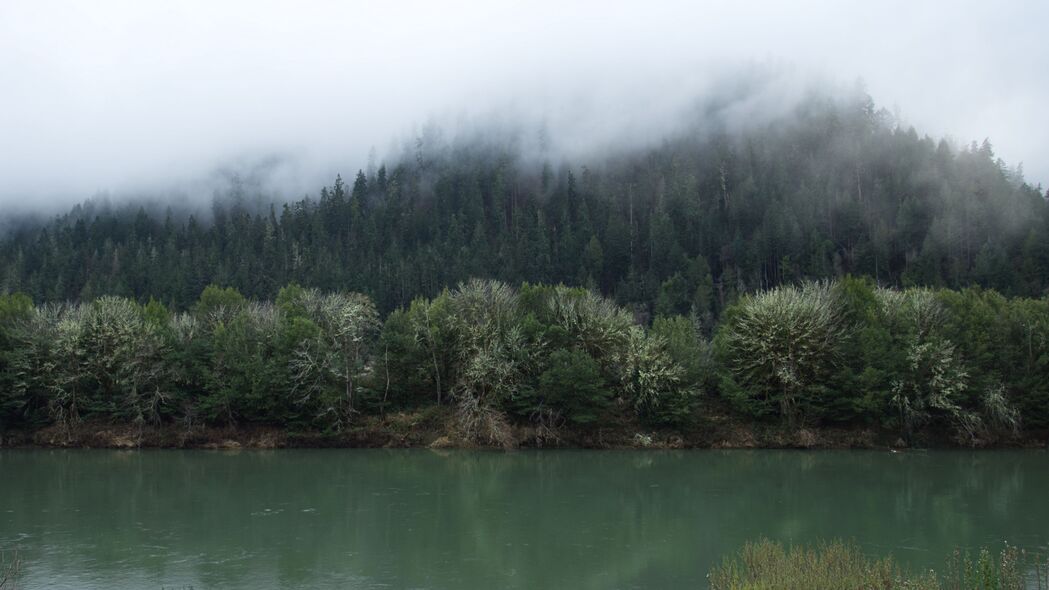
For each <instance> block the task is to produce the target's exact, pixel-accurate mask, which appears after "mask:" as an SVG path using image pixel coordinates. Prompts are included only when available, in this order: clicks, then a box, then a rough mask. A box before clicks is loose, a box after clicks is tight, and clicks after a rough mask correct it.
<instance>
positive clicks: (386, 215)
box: [0, 93, 1049, 330]
mask: <svg viewBox="0 0 1049 590" xmlns="http://www.w3.org/2000/svg"><path fill="white" fill-rule="evenodd" d="M697 117H698V119H697V121H683V122H682V131H681V133H680V134H679V135H677V136H675V137H671V138H668V139H666V140H665V141H663V142H662V143H661V144H660V145H658V146H655V147H652V148H650V149H644V150H633V151H625V152H619V153H611V154H608V155H607V156H604V157H596V156H595V157H591V158H588V159H586V160H582V161H568V160H566V159H564V158H561V157H558V156H556V155H554V154H553V153H550V152H544V151H543V150H542V145H541V142H540V146H539V147H540V149H538V150H531V149H525V148H523V147H522V144H521V142H515V141H513V138H495V139H492V138H489V140H484V139H483V138H480V137H479V138H478V139H477V140H476V141H465V142H463V141H459V142H448V141H446V140H444V139H442V137H441V135H440V134H439V133H436V132H433V130H429V132H427V133H423V134H421V135H420V137H419V138H417V140H416V141H415V143H414V144H412V145H410V146H408V147H407V148H406V149H405V152H404V153H403V154H402V155H401V156H400V157H399V158H396V159H394V160H392V161H390V162H389V163H388V164H386V165H377V166H370V167H369V168H368V169H367V170H362V171H360V172H358V173H357V174H356V175H354V176H353V177H352V178H349V177H348V178H346V179H343V178H342V177H339V178H337V179H335V182H334V183H333V184H332V185H331V186H327V187H324V188H322V189H321V190H320V192H319V194H318V195H317V196H316V197H305V198H302V199H300V200H297V201H292V202H288V203H287V204H283V205H272V206H270V207H268V208H267V207H266V206H265V205H261V206H260V204H259V201H258V196H257V195H255V194H252V191H251V190H246V189H245V187H244V186H242V185H240V186H237V185H235V186H234V188H233V189H232V190H231V191H230V194H229V195H226V196H224V197H222V198H219V199H217V200H216V201H215V203H214V206H213V208H212V211H210V212H208V213H209V215H206V216H204V217H203V218H202V217H201V216H200V215H197V216H193V215H185V214H167V215H165V214H164V213H163V212H158V211H156V210H155V209H154V210H150V211H147V210H146V209H145V208H137V207H134V206H126V205H125V206H118V207H106V206H94V207H91V206H89V207H79V208H77V209H76V210H74V211H72V212H70V213H69V214H66V215H62V216H59V217H57V218H55V219H53V220H52V221H50V222H48V223H45V224H43V225H39V224H27V225H25V226H22V227H18V228H14V229H12V230H11V231H10V233H9V234H8V235H7V237H6V238H5V239H3V240H2V242H0V253H2V256H0V289H2V290H3V291H5V292H24V293H27V294H29V295H30V296H31V297H32V298H33V300H34V301H37V302H43V301H55V302H58V301H90V300H93V299H95V298H97V297H100V296H102V295H119V296H124V297H130V298H132V299H136V300H138V301H140V302H145V301H146V300H148V299H149V298H150V297H154V298H156V299H157V300H159V301H162V302H164V303H165V304H167V305H169V306H171V307H173V308H175V309H186V308H188V307H189V306H191V305H192V304H193V303H194V302H195V300H196V298H197V296H198V294H199V293H200V292H201V290H202V289H203V288H204V287H205V286H206V285H208V284H213V283H214V284H219V285H224V286H231V287H234V288H236V289H237V290H239V291H240V292H241V293H243V294H244V295H245V296H247V297H248V298H253V299H270V298H274V297H275V296H276V294H277V291H278V290H279V289H280V287H281V286H283V285H286V284H288V283H292V282H295V283H297V284H301V285H303V286H304V287H312V288H318V289H321V290H324V291H332V292H334V291H354V292H360V293H364V294H367V295H368V296H370V297H371V298H372V299H373V300H374V302H375V305H376V306H377V309H378V310H379V311H380V313H383V314H385V313H389V312H390V311H392V310H394V309H397V308H399V307H405V306H407V305H408V304H409V303H411V301H412V300H413V299H414V298H415V297H417V296H420V295H421V296H427V297H432V296H435V295H437V294H438V293H439V292H440V291H441V289H443V288H445V287H449V286H454V285H456V284H457V283H459V282H461V281H466V280H467V279H469V278H471V277H487V278H494V279H499V280H502V281H506V282H508V283H511V284H518V283H521V282H525V281H527V282H541V283H552V284H556V283H565V284H573V285H582V286H586V287H588V288H591V289H594V290H595V291H598V292H600V293H603V294H605V295H607V296H609V297H611V298H613V299H614V300H615V301H616V302H617V303H619V304H622V305H626V306H628V307H629V308H630V309H631V310H632V311H633V313H634V314H635V316H636V317H637V318H638V319H640V320H642V321H648V320H650V319H651V318H652V317H654V315H655V314H657V313H661V314H663V315H672V314H687V313H690V312H691V313H695V314H696V315H697V316H698V317H700V318H701V319H702V322H703V323H704V325H705V326H706V328H707V329H708V330H709V328H710V327H711V326H712V323H713V321H714V318H716V317H717V316H718V315H720V313H721V312H722V310H723V309H724V308H725V307H726V306H727V305H729V304H730V303H731V302H733V301H735V300H736V299H737V298H738V297H739V296H740V295H742V294H744V293H747V292H751V291H756V290H762V289H768V288H771V287H774V286H776V285H780V284H792V283H795V282H798V281H801V280H805V279H822V278H831V277H840V276H844V275H846V274H853V275H864V276H870V277H872V278H873V279H874V280H875V281H876V282H877V283H878V284H882V285H897V286H930V287H951V288H959V287H963V286H967V285H980V286H983V287H986V288H993V289H995V290H997V291H999V292H1001V293H1003V294H1006V295H1024V296H1039V295H1042V294H1044V293H1045V292H1046V289H1047V287H1049V207H1047V205H1046V197H1045V196H1044V195H1042V194H1041V193H1040V191H1039V190H1038V189H1036V188H1033V187H1031V186H1029V185H1028V184H1026V183H1025V182H1024V180H1023V177H1022V172H1021V171H1020V170H1018V169H1013V168H1010V167H1008V166H1006V165H1005V164H1004V163H1003V162H1001V161H1000V160H999V159H997V158H996V157H995V155H994V151H993V149H992V147H991V145H990V144H989V143H988V142H986V141H985V142H983V143H982V144H976V143H973V144H972V145H969V146H966V147H963V148H961V149H955V148H953V147H951V145H950V144H949V143H948V142H946V141H935V140H933V139H930V138H928V137H922V136H920V135H918V133H917V132H916V131H915V130H914V129H912V128H904V127H901V126H899V125H897V123H896V122H895V120H894V119H893V118H892V117H891V116H889V115H888V114H887V113H886V112H885V111H884V110H878V109H876V108H875V106H874V104H873V102H872V101H871V99H870V98H869V97H868V96H866V95H865V94H862V93H859V94H856V95H853V96H851V97H849V98H839V97H831V96H829V95H821V94H818V93H815V94H812V95H810V96H809V97H808V98H806V99H805V100H803V101H802V102H800V103H799V104H798V105H797V106H796V107H795V108H794V109H793V110H792V111H791V112H790V113H789V114H788V115H786V116H782V117H776V118H774V119H772V120H769V121H765V122H759V123H755V124H753V125H749V126H742V127H738V128H737V127H735V126H730V125H718V124H710V123H709V121H710V119H709V117H708V118H707V119H704V118H703V116H702V115H697ZM714 120H715V121H717V119H714ZM249 188H250V187H249Z"/></svg>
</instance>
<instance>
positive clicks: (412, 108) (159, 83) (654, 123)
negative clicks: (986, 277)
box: [0, 0, 1049, 209]
mask: <svg viewBox="0 0 1049 590" xmlns="http://www.w3.org/2000/svg"><path fill="white" fill-rule="evenodd" d="M790 4H791V5H790V6H789V7H788V6H785V5H784V3H779V2H773V1H765V2H748V3H735V2H709V3H695V2H658V1H657V2H645V3H640V4H638V3H630V4H627V3H622V4H620V3H609V2H580V3H573V4H571V5H569V6H565V5H564V3H557V2H516V3H514V2H508V3H482V2H452V3H432V2H422V1H394V2H376V3H368V4H363V3H336V2H306V3H300V4H295V5H292V4H288V3H278V2H246V1H244V2H223V3H210V2H203V1H199V2H194V1H190V2H179V3H167V4H157V3H141V2H105V1H103V2H93V3H75V2H48V1H39V2H23V3H16V2H9V3H4V4H3V5H0V88H3V90H2V91H0V204H2V205H4V206H5V207H7V208H8V209H16V208H19V207H23V208H25V207H29V208H37V209H41V208H47V207H49V206H50V207H55V206H61V207H64V206H67V205H69V204H71V203H73V202H76V201H79V200H82V199H84V198H86V197H88V196H91V195H92V194H95V193H97V192H100V191H102V192H108V193H111V194H118V195H119V194H140V193H149V192H153V193H156V194H170V195H173V196H172V197H171V198H173V199H184V198H197V197H201V196H203V197H205V198H210V191H211V190H212V189H211V185H210V184H209V183H210V179H214V178H216V174H218V176H219V177H221V175H222V172H221V171H223V170H225V171H227V172H228V171H231V170H241V169H244V170H250V169H252V168H258V167H259V166H260V165H262V166H271V167H272V169H273V170H274V172H267V174H268V175H269V176H270V177H272V178H274V179H275V180H274V187H275V188H274V190H275V191H278V192H280V193H282V194H284V196H285V197H287V198H294V197H298V196H301V195H302V193H304V192H315V190H316V188H317V187H318V186H319V184H320V183H321V182H327V181H329V180H330V179H331V178H332V177H333V176H334V175H335V174H336V173H337V172H341V173H343V175H344V176H348V175H352V173H353V172H355V171H356V170H357V169H358V168H363V167H365V166H366V165H367V163H368V158H369V154H370V153H373V150H374V152H375V153H376V154H377V157H378V158H379V159H382V158H384V157H387V156H390V155H392V154H395V153H396V150H398V149H399V146H400V143H401V142H402V141H404V140H405V138H409V137H412V136H413V134H415V133H418V132H419V130H420V129H422V128H424V127H426V126H427V125H431V124H435V123H436V124H439V125H441V126H442V127H444V128H446V129H449V130H450V133H453V134H456V133H459V134H463V133H466V132H468V131H469V130H470V129H472V128H477V127H478V126H489V125H493V124H494V125H496V126H498V125H502V126H504V127H507V126H509V127H513V126H517V127H524V128H535V129H541V130H543V133H546V134H548V135H547V137H546V140H548V141H550V142H551V144H552V145H555V146H556V148H557V149H558V150H561V151H562V152H563V153H564V154H566V155H570V156H571V155H585V154H587V153H593V152H595V151H597V150H614V149H621V148H623V147H634V146H641V145H645V144H647V143H651V142H654V141H659V139H660V138H661V137H663V136H665V135H668V134H673V133H675V132H677V131H679V130H680V125H681V121H683V120H687V119H684V118H683V117H684V116H685V115H688V114H689V113H690V112H691V111H690V109H694V108H695V106H696V104H697V101H701V100H703V99H704V97H709V96H710V95H711V94H713V93H717V92H726V90H725V89H726V87H731V86H732V84H734V83H736V82H737V81H739V80H743V81H746V80H748V79H749V77H751V76H753V75H754V73H755V72H758V73H761V74H762V76H764V77H765V79H766V80H768V81H769V82H768V83H767V84H765V85H764V86H762V88H761V90H760V92H754V93H752V94H751V95H749V98H748V99H746V100H743V101H738V102H736V103H733V106H732V107H731V109H737V111H736V112H731V109H729V111H727V112H724V113H721V115H720V116H721V117H722V120H723V121H733V120H738V121H740V122H741V123H742V122H746V121H750V120H752V119H753V118H754V117H755V116H773V115H774V114H775V113H777V112H780V111H783V110H785V108H786V107H787V106H788V105H789V104H790V103H791V100H793V99H794V98H795V97H797V96H798V95H799V93H801V92H803V91H804V89H805V88H807V87H811V85H813V84H829V85H831V86H835V87H840V88H849V87H851V85H852V84H853V83H854V81H855V80H856V79H862V80H863V81H864V82H865V84H866V87H867V88H868V90H869V92H870V93H871V94H872V95H873V97H874V99H875V100H876V101H877V102H878V104H879V105H881V106H887V107H889V108H890V109H896V110H899V111H900V112H902V114H903V116H904V118H905V119H906V120H907V121H909V122H911V123H913V124H915V125H916V126H917V127H918V128H919V130H920V131H921V132H923V133H929V134H931V135H933V136H941V135H948V136H950V137H953V138H954V139H955V140H956V141H957V142H958V143H961V144H964V143H968V142H969V141H970V140H973V139H976V140H982V139H983V138H984V137H989V138H990V139H991V141H992V143H993V144H994V145H995V149H996V152H997V153H998V155H1000V156H1001V157H1003V158H1004V159H1006V160H1007V161H1008V162H1009V163H1010V164H1014V165H1015V164H1017V163H1019V162H1023V164H1024V169H1025V172H1026V174H1027V177H1028V179H1029V180H1031V181H1032V182H1042V183H1045V182H1047V181H1049V135H1047V134H1045V133H1044V132H1042V131H1041V130H1044V129H1049V111H1047V110H1046V109H1044V108H1042V104H1041V103H1043V102H1044V97H1045V96H1046V95H1047V91H1049V74H1047V72H1049V52H1046V51H1045V50H1044V44H1045V40H1044V34H1043V29H1044V23H1045V22H1049V5H1047V4H1045V3H1033V2H1003V3H997V4H994V5H991V4H987V3H977V2H955V3H951V4H942V3H931V2H928V3H921V2H918V3H916V2H902V1H890V2H881V3H865V4H860V3H852V2H833V1H830V0H825V1H816V0H809V1H804V2H800V3H790ZM770 72H771V75H770V74H769V73H770ZM267 170H269V168H267ZM216 171H219V172H216Z"/></svg>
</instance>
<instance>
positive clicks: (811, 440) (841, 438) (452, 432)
mask: <svg viewBox="0 0 1049 590" xmlns="http://www.w3.org/2000/svg"><path fill="white" fill-rule="evenodd" d="M501 441H502V442H501V443H493V444H487V445H486V444H479V443H477V442H476V441H475V440H470V439H469V438H467V437H465V436H463V435H462V434H461V433H460V432H459V430H458V428H457V426H456V421H455V413H454V411H453V410H452V409H451V408H448V407H431V408H427V409H424V410H419V411H415V412H399V413H395V414H389V415H387V416H385V417H380V416H366V417H361V418H360V420H359V421H358V422H357V423H356V424H355V425H354V426H352V427H350V428H347V429H345V430H343V431H341V432H337V433H321V432H309V431H296V430H294V429H286V428H279V427H267V426H244V427H236V426H225V427H214V426H199V425H193V426H186V425H180V424H161V425H145V426H135V425H128V424H118V423H110V422H104V421H85V422H81V423H78V424H75V425H70V426H61V425H51V426H47V427H45V428H41V429H38V430H15V431H9V432H5V433H2V434H0V448H27V447H36V448H108V449H131V448H170V449H239V448H246V449H279V448H463V449H478V448H493V449H497V448H503V449H516V448H522V449H523V448H585V449H643V448H650V449H690V448H699V449H898V448H904V447H907V446H913V447H921V448H1046V447H1047V446H1049V432H1042V431H1039V432H1028V433H1025V434H1023V435H1021V436H1018V437H1014V438H1010V439H1002V440H984V441H975V444H961V443H960V442H959V441H957V440H955V439H954V438H952V437H951V435H950V433H949V432H938V433H925V434H924V435H923V436H922V437H921V438H920V439H917V440H913V441H911V444H910V445H908V444H906V443H905V442H904V441H903V439H901V438H900V437H899V434H898V433H897V432H895V431H890V430H885V429H878V428H873V427H863V426H853V427H836V428H826V427H804V426H803V427H791V426H788V425H785V424H774V423H760V422H747V421H744V420H740V419H739V418H738V417H736V416H732V415H730V414H712V415H709V416H707V417H706V418H705V419H703V420H702V421H700V422H698V423H697V424H695V425H694V426H692V427H690V428H687V429H682V430H660V429H650V428H645V426H644V425H642V424H640V423H637V422H635V421H630V420H621V421H619V422H616V423H611V424H606V425H603V426H602V427H601V428H592V429H566V428H563V427H562V428H537V427H535V426H522V425H507V426H506V432H505V433H504V436H503V437H501Z"/></svg>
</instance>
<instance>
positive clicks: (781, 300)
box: [0, 277, 1049, 445]
mask: <svg viewBox="0 0 1049 590" xmlns="http://www.w3.org/2000/svg"><path fill="white" fill-rule="evenodd" d="M705 331H706V328H705V320H704V319H703V318H702V317H700V316H699V315H698V314H694V313H693V314H692V315H690V316H681V315H673V316H660V317H659V318H657V319H656V320H655V322H653V324H652V325H651V327H648V328H646V327H645V326H643V325H641V324H639V323H638V322H637V321H636V319H635V317H634V316H633V315H632V314H631V313H630V312H629V311H627V309H626V308H624V307H622V306H619V305H617V304H615V303H614V302H612V301H611V300H609V299H606V298H604V297H601V296H599V295H597V294H595V293H594V292H592V291H589V290H586V289H582V288H569V287H564V286H547V285H538V284H528V283H525V284H523V285H522V286H521V287H520V288H517V289H514V288H511V287H510V286H508V285H506V284H505V283H501V282H498V281H491V280H479V279H474V280H470V281H467V282H465V283H462V284H460V285H459V286H458V287H456V288H455V289H454V290H445V291H442V292H441V293H440V294H439V295H438V296H436V297H434V298H432V299H426V298H417V299H415V300H413V301H412V302H411V303H410V304H409V305H408V306H406V307H403V308H399V309H397V310H395V311H393V312H391V313H389V314H387V315H386V317H385V319H381V317H380V315H379V313H378V311H377V310H376V306H375V305H374V303H373V302H372V300H371V299H370V298H368V297H367V296H365V295H361V294H358V293H322V292H320V291H317V290H315V289H306V288H303V287H300V286H298V285H295V284H292V285H289V286H286V287H284V288H282V289H281V290H280V291H279V293H278V296H277V297H276V299H275V301H274V302H272V303H270V302H258V301H253V300H249V299H247V298H245V297H244V296H243V295H242V294H240V293H239V292H238V291H236V290H235V289H233V288H219V287H216V286H209V287H207V288H205V289H204V290H203V292H202V293H201V295H200V296H199V297H198V299H197V302H196V303H195V304H194V305H193V306H191V308H190V309H189V310H188V311H185V312H172V311H170V310H168V309H167V308H166V307H165V306H164V305H162V304H161V303H158V302H157V301H155V300H150V301H148V302H147V303H146V304H138V303H136V302H134V301H133V300H130V299H126V298H120V297H114V296H104V297H100V298H98V299H95V300H93V301H91V302H86V303H79V304H74V303H66V304H52V303H45V304H42V305H38V306H35V305H33V303H32V302H31V300H30V299H29V298H28V297H27V296H25V295H22V294H14V295H4V296H0V382H2V387H0V430H2V429H5V428H12V427H21V428H34V427H39V426H43V425H46V424H58V425H61V426H70V425H74V424H76V423H77V422H79V421H81V420H84V419H103V420H110V421H116V422H122V423H127V424H138V425H141V426H146V425H150V424H158V423H168V424H172V423H173V424H180V425H183V426H185V427H187V428H189V427H192V426H194V425H202V424H207V425H217V426H222V425H274V426H281V427H286V428H290V429H298V430H306V431H315V432H337V431H341V430H344V429H346V428H348V427H352V426H353V424H354V423H355V422H356V421H357V420H359V418H360V417H361V416H364V415H381V414H385V413H386V412H388V411H393V410H397V411H400V410H412V409H420V408H425V407H430V406H434V405H443V406H449V407H452V408H454V409H455V411H454V414H455V417H456V429H457V434H458V435H460V436H462V437H463V438H464V439H466V440H473V441H476V442H480V443H484V444H495V445H506V444H511V442H512V441H511V440H510V438H509V437H510V430H511V426H513V425H514V424H517V425H522V426H529V427H531V428H534V429H535V432H536V437H538V438H543V437H547V438H556V437H557V436H558V433H559V432H564V431H565V430H566V429H567V430H571V431H573V432H587V431H588V430H589V429H595V428H600V427H602V426H607V425H610V424H616V423H620V424H622V423H626V424H634V425H636V426H635V427H637V428H666V429H672V430H673V429H676V430H678V431H679V432H686V431H688V430H689V429H692V428H694V427H696V426H697V425H698V424H701V423H702V421H703V420H704V419H705V418H706V417H707V415H708V414H707V412H709V411H712V409H713V410H716V411H724V408H726V407H727V408H734V409H735V410H734V411H735V412H737V415H738V416H740V417H742V418H745V419H747V420H756V421H767V422H773V423H775V422H779V421H783V422H785V423H787V424H789V425H791V426H820V425H823V426H827V425H853V426H860V427H864V428H867V427H871V428H875V429H883V430H885V431H888V432H897V433H898V434H893V435H892V436H899V437H902V438H904V439H924V440H929V439H930V438H934V439H941V438H942V437H945V436H947V437H953V438H954V439H955V440H957V441H958V442H960V443H963V444H980V443H984V442H993V441H998V440H1005V439H1009V438H1010V437H1013V436H1015V435H1018V434H1020V433H1021V432H1022V430H1023V429H1028V430H1032V429H1033V430H1041V429H1044V428H1046V427H1047V426H1049V299H1046V298H1042V299H1026V298H1006V297H1004V296H1002V295H1000V294H998V293H997V292H995V291H991V290H983V289H980V288H970V289H965V290H962V291H951V290H930V289H926V288H913V289H907V290H903V291H898V290H891V289H885V288H879V287H876V286H875V284H874V283H873V281H871V280H870V279H859V278H852V277H846V278H844V279H842V280H839V281H835V282H823V283H806V284H802V285H801V286H798V287H794V286H785V287H778V288H775V289H772V290H769V291H765V292H761V293H756V294H752V295H747V296H745V297H742V298H740V299H739V300H738V301H737V302H736V303H734V304H733V305H731V306H730V307H729V308H728V309H727V310H726V311H725V313H724V314H723V316H722V320H721V322H720V323H718V324H717V325H716V326H715V327H714V336H713V338H712V340H711V341H709V342H708V340H707V338H706V337H705V336H704V334H705ZM718 408H723V409H720V410H719V409H718Z"/></svg>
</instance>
